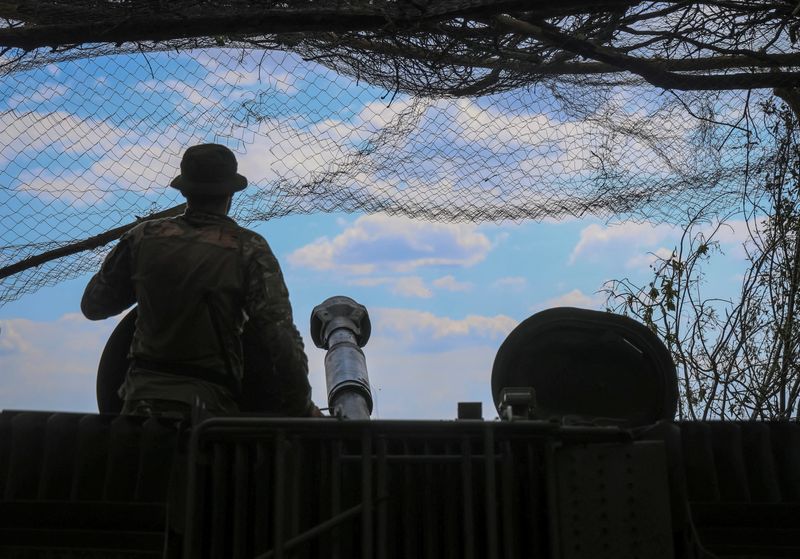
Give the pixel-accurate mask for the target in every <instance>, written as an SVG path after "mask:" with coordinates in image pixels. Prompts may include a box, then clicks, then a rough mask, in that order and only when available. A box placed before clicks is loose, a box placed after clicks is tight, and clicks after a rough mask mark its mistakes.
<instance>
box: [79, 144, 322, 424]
mask: <svg viewBox="0 0 800 559" xmlns="http://www.w3.org/2000/svg"><path fill="white" fill-rule="evenodd" d="M170 184H171V186H172V187H174V188H177V189H178V190H180V191H181V193H182V194H183V195H184V196H185V197H186V201H187V207H186V211H185V213H184V214H183V215H180V216H178V217H174V218H166V219H159V220H152V221H146V222H144V223H141V224H139V225H137V226H136V227H134V228H133V229H131V230H130V231H128V232H127V233H125V234H124V235H123V236H122V237H121V238H120V241H119V243H118V244H117V245H116V246H115V247H114V248H113V249H112V250H111V252H110V253H109V254H108V256H107V257H106V259H105V261H104V262H103V265H102V267H101V268H100V271H99V272H97V273H96V274H95V275H94V276H93V277H92V279H91V280H90V281H89V284H88V285H87V286H86V290H85V291H84V294H83V298H82V300H81V311H82V312H83V314H84V316H86V318H88V319H90V320H100V319H104V318H108V317H110V316H112V315H115V314H118V313H120V312H122V311H123V310H125V309H127V308H128V307H130V306H131V305H133V304H134V303H137V305H138V316H137V317H136V328H135V331H134V334H133V341H132V343H131V346H130V352H129V358H130V359H131V364H130V367H129V369H128V371H127V374H126V377H125V381H124V383H123V384H122V386H121V387H120V389H119V395H120V397H122V398H123V399H124V405H123V407H122V413H127V414H144V415H164V414H166V415H175V414H180V415H184V416H187V415H188V414H189V413H190V412H191V409H192V406H193V405H194V404H195V403H197V402H198V401H199V402H200V403H201V405H202V406H203V407H205V408H206V410H208V411H209V412H211V413H212V414H226V413H235V412H237V411H238V405H237V398H238V397H239V391H240V388H241V382H242V375H243V351H242V340H241V336H242V331H243V328H244V325H245V323H246V322H247V323H248V333H249V334H253V333H254V334H255V336H257V338H258V341H259V345H260V346H261V347H263V348H265V350H266V351H268V352H269V356H270V359H271V362H272V364H273V366H274V370H275V371H276V372H277V375H278V376H279V380H280V382H279V386H280V390H281V395H280V399H281V401H282V402H283V405H282V410H283V412H284V413H285V414H286V415H293V416H309V415H311V416H319V415H320V413H319V410H318V408H317V407H316V406H315V405H314V404H313V402H312V401H311V388H310V386H309V383H308V360H307V358H306V355H305V352H304V348H303V342H302V338H301V337H300V334H299V332H298V331H297V328H296V327H295V325H294V322H293V318H292V308H291V305H290V303H289V293H288V291H287V289H286V284H285V283H284V280H283V275H282V273H281V269H280V266H279V264H278V261H277V259H276V258H275V256H274V255H273V253H272V250H271V249H270V247H269V245H268V244H267V242H266V240H264V238H263V237H262V236H260V235H259V234H257V233H255V232H253V231H250V230H248V229H245V228H243V227H240V226H239V225H237V224H236V222H235V221H234V220H233V219H231V218H230V217H228V212H229V211H230V207H231V201H232V198H233V194H234V193H235V192H238V191H241V190H243V189H244V188H245V187H246V186H247V179H246V178H245V177H243V176H242V175H240V174H238V173H237V162H236V157H235V156H234V154H233V152H232V151H230V150H229V149H228V148H226V147H225V146H222V145H218V144H200V145H196V146H192V147H190V148H188V149H187V150H186V152H185V153H184V155H183V159H182V161H181V174H180V175H179V176H178V177H176V178H175V179H174V180H173V181H172V182H171V183H170Z"/></svg>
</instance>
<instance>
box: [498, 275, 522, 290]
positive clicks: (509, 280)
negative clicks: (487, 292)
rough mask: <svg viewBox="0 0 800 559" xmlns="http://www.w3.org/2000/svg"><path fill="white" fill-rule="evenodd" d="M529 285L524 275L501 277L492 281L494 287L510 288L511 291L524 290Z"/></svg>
mask: <svg viewBox="0 0 800 559" xmlns="http://www.w3.org/2000/svg"><path fill="white" fill-rule="evenodd" d="M527 285H528V280H527V279H526V278H523V277H522V276H508V277H505V278H499V279H497V280H495V281H494V282H493V283H492V287H494V288H495V289H508V290H511V291H522V290H523V289H525V287H527Z"/></svg>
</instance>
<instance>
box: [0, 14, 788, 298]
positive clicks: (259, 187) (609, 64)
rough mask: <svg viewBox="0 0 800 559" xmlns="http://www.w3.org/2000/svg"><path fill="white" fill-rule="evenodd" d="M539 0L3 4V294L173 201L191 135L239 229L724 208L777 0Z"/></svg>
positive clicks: (780, 66)
mask: <svg viewBox="0 0 800 559" xmlns="http://www.w3.org/2000/svg"><path fill="white" fill-rule="evenodd" d="M552 4H554V3H551V2H536V1H531V2H527V3H525V4H524V5H523V4H521V3H518V2H497V1H489V0H484V1H479V0H473V1H467V2H422V3H413V4H412V3H410V2H408V3H406V2H402V1H401V2H398V1H394V2H364V3H359V2H349V3H348V2H338V1H337V2H335V3H331V2H327V3H326V2H325V1H321V2H294V1H292V2H286V3H272V2H241V1H240V2H237V1H232V2H224V3H222V2H180V1H179V2H169V3H161V2H143V1H127V2H126V1H110V0H108V1H99V0H98V1H92V2H88V1H83V2H69V3H67V2H42V1H39V2H18V3H14V4H7V3H4V4H0V22H2V21H4V22H5V24H4V25H0V45H5V46H6V47H7V48H6V49H4V50H3V52H2V59H0V75H2V82H1V83H0V118H2V132H0V146H2V147H1V148H0V158H2V160H3V164H2V166H0V203H1V204H2V209H0V219H2V224H3V225H2V239H0V268H2V273H0V277H2V278H3V279H1V280H0V305H2V304H3V303H5V302H8V301H11V300H14V299H17V298H18V297H20V296H21V295H23V294H25V293H29V292H32V291H35V290H36V289H38V288H39V287H41V286H44V285H49V284H54V283H56V282H59V281H61V280H64V279H66V278H70V277H74V276H76V275H78V274H80V273H82V272H85V271H88V270H91V269H95V268H96V267H97V265H98V260H99V259H100V258H101V257H102V255H103V254H104V252H105V251H106V250H107V245H105V244H104V243H106V242H108V241H109V240H113V239H114V238H116V237H117V236H118V235H119V232H116V233H114V231H113V230H114V229H115V228H118V227H120V226H124V225H126V224H130V223H132V222H134V221H135V220H137V219H138V218H141V217H145V216H149V215H151V214H154V213H156V212H159V211H161V210H165V209H168V208H172V207H174V206H176V205H177V204H180V203H181V202H182V199H181V198H180V195H179V194H178V193H177V192H176V191H174V190H172V189H170V188H168V187H167V184H168V183H169V181H170V180H171V179H172V178H173V177H174V176H175V175H176V174H177V173H178V166H179V162H180V156H181V154H182V152H183V150H184V149H185V147H186V146H188V145H191V144H194V143H199V142H206V141H213V142H219V143H224V144H226V145H228V146H230V147H231V148H232V149H233V150H234V151H236V152H237V155H238V157H239V160H240V169H241V171H242V173H243V174H245V175H246V176H247V177H248V178H249V179H250V181H251V185H252V186H251V187H250V188H249V189H248V190H247V191H245V192H244V193H243V194H241V195H239V196H238V198H237V199H236V200H235V206H234V214H235V217H236V218H237V220H239V221H240V222H241V223H244V224H252V223H254V222H258V221H263V220H268V219H272V218H275V217H280V216H285V215H289V214H298V213H311V212H333V211H345V212H387V213H390V214H401V215H406V216H410V217H415V218H421V219H430V220H443V221H473V222H480V221H502V220H522V219H534V220H541V219H544V218H560V217H564V216H581V215H587V214H590V215H595V216H599V217H602V218H610V217H624V218H637V219H645V218H646V219H653V220H670V221H680V220H681V219H683V218H684V216H685V214H686V211H687V208H690V207H696V206H697V205H698V204H702V205H709V204H710V205H711V206H712V208H713V207H718V208H719V209H727V208H730V207H731V206H732V205H735V204H736V203H737V200H738V199H739V195H740V193H741V192H742V190H743V189H744V188H746V187H748V186H752V185H750V184H749V182H752V181H751V179H754V178H757V177H758V174H759V169H760V165H761V163H760V162H761V161H763V160H764V158H765V157H767V156H768V155H769V153H770V152H771V148H772V146H771V145H769V143H768V142H764V141H763V140H762V137H764V136H763V135H762V134H760V131H762V130H763V127H764V126H765V122H764V117H763V115H762V112H761V109H760V106H761V104H762V103H763V102H765V101H766V100H768V99H770V98H771V97H772V89H771V88H773V87H784V88H791V87H794V86H795V84H797V83H798V80H797V74H796V73H795V72H794V70H795V69H796V67H798V66H800V57H798V56H797V55H796V54H795V53H794V51H795V49H794V47H793V41H794V34H795V30H796V27H797V23H798V18H797V16H796V14H795V13H793V10H794V5H793V4H790V3H785V2H753V1H749V2H734V1H731V2H725V3H718V2H701V3H695V4H692V5H691V6H687V5H686V4H685V3H677V2H676V3H672V2H662V3H654V2H636V1H630V0H628V1H621V0H609V1H607V2H602V3H596V2H595V3H581V2H574V1H572V2H571V1H565V2H561V3H559V5H558V6H552ZM587 6H588V7H587ZM795 11H796V10H795ZM110 230H111V233H109V234H107V235H105V236H103V238H102V239H101V240H95V241H94V242H88V243H84V242H83V241H85V240H86V239H89V238H91V237H94V236H97V235H104V234H105V233H106V232H108V231H110ZM70 247H74V248H73V249H70ZM57 249H65V250H64V254H67V255H66V256H63V255H62V256H61V257H60V258H57V259H52V260H50V259H48V257H46V258H43V259H42V260H46V262H43V263H40V264H39V265H37V266H33V267H27V264H25V262H27V261H28V259H31V258H35V257H36V256H37V255H42V254H44V255H45V256H47V254H48V252H49V251H53V250H57ZM69 253H71V254H69ZM59 254H60V253H59ZM20 263H22V265H21V266H20V265H19V264H20ZM12 271H13V272H14V273H13V274H12V273H10V272H12Z"/></svg>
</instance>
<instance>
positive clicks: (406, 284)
mask: <svg viewBox="0 0 800 559" xmlns="http://www.w3.org/2000/svg"><path fill="white" fill-rule="evenodd" d="M348 283H349V284H350V285H358V286H361V287H376V286H379V285H386V286H388V287H389V291H390V292H391V293H393V294H394V295H400V296H403V297H419V298H422V299H428V298H430V297H432V296H433V292H432V291H431V290H430V289H429V288H428V287H427V286H426V285H425V282H424V281H423V279H422V278H421V277H419V276H400V277H396V278H391V277H378V278H376V277H367V278H356V279H353V280H351V281H349V282H348Z"/></svg>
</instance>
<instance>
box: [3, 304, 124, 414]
mask: <svg viewBox="0 0 800 559" xmlns="http://www.w3.org/2000/svg"><path fill="white" fill-rule="evenodd" d="M117 322H118V319H111V320H105V321H101V322H90V321H88V320H86V319H85V318H83V317H82V316H81V315H79V314H75V313H71V314H65V315H64V316H62V317H61V318H59V319H57V320H54V321H48V322H45V321H33V320H27V319H22V318H10V319H3V320H0V369H2V373H3V374H2V376H3V378H2V383H0V409H45V410H71V411H85V412H95V411H96V410H97V405H96V400H95V380H96V375H97V365H98V363H99V361H100V354H101V352H102V349H103V347H104V346H105V342H106V340H107V339H108V337H109V336H110V334H111V331H112V330H113V329H114V327H115V326H116V324H117Z"/></svg>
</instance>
